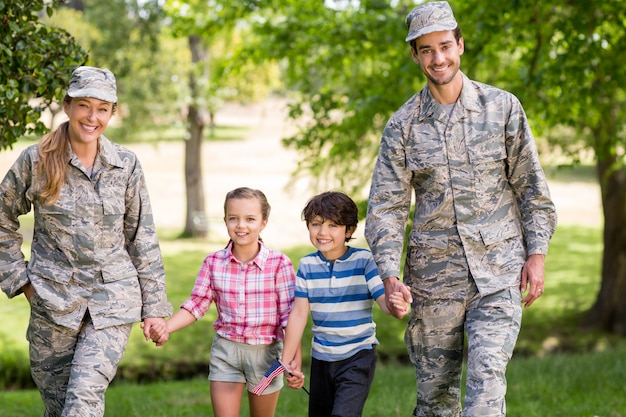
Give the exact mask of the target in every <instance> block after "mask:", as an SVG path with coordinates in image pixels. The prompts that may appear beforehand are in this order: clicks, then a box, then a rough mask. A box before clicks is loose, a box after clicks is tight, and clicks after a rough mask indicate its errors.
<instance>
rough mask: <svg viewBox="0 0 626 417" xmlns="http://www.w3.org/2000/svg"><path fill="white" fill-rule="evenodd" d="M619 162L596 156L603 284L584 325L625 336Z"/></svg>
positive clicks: (624, 225) (625, 249) (625, 191)
mask: <svg viewBox="0 0 626 417" xmlns="http://www.w3.org/2000/svg"><path fill="white" fill-rule="evenodd" d="M604 156H606V154H604ZM618 162H619V161H617V159H616V158H615V157H604V158H602V154H601V155H600V156H598V162H597V172H598V177H599V182H600V190H601V193H602V207H603V211H604V236H603V243H604V251H603V259H602V282H601V286H600V292H599V293H598V297H597V299H596V302H595V304H594V306H593V307H592V309H591V310H590V311H589V314H588V315H587V317H586V322H585V324H586V325H588V326H592V327H596V328H600V329H603V330H606V331H609V332H612V333H618V334H622V335H626V301H624V300H626V175H625V174H626V173H625V171H624V168H623V167H621V166H620V165H619V164H618Z"/></svg>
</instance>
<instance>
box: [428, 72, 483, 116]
mask: <svg viewBox="0 0 626 417" xmlns="http://www.w3.org/2000/svg"><path fill="white" fill-rule="evenodd" d="M459 72H460V73H461V76H462V77H463V87H462V88H461V94H460V95H459V98H458V100H457V102H456V105H457V106H460V107H461V108H463V109H465V110H468V111H475V112H480V111H481V106H480V104H479V97H478V93H477V92H476V90H475V89H474V87H473V85H472V81H471V80H470V79H469V78H468V77H467V76H466V75H465V74H464V73H463V72H462V71H459ZM419 96H420V103H421V105H420V109H419V113H418V120H419V121H422V120H424V119H427V118H429V117H433V115H434V114H436V113H437V112H439V111H441V105H440V104H439V102H438V101H437V100H435V98H434V97H433V95H432V94H431V92H430V89H429V88H428V85H427V86H425V87H424V88H423V89H422V91H421V92H420V93H419Z"/></svg>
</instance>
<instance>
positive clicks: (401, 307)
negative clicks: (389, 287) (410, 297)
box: [389, 291, 409, 318]
mask: <svg viewBox="0 0 626 417" xmlns="http://www.w3.org/2000/svg"><path fill="white" fill-rule="evenodd" d="M389 302H390V303H391V305H392V307H393V308H392V309H390V311H391V312H392V313H391V314H392V315H393V316H394V317H397V318H402V317H404V316H406V315H407V313H408V312H409V303H407V302H406V301H405V300H404V294H403V293H401V292H400V291H396V292H393V293H392V294H391V295H390V296H389Z"/></svg>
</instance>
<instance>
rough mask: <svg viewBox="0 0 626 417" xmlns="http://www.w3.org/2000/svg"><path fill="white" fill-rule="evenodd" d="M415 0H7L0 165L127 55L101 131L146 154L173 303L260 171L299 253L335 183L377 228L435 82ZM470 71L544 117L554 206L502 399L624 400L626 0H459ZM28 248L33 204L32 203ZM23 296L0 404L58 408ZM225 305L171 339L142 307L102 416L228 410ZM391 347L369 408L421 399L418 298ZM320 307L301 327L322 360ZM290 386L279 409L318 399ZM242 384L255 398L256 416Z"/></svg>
mask: <svg viewBox="0 0 626 417" xmlns="http://www.w3.org/2000/svg"><path fill="white" fill-rule="evenodd" d="M419 3H421V1H419V0H412V1H409V0H393V1H385V0H363V1H358V0H357V1H341V0H326V1H299V0H277V1H272V2H265V1H254V0H242V1H217V0H216V1H200V0H189V1H173V0H110V1H106V2H102V1H95V0H76V1H67V2H58V1H44V0H28V1H27V0H13V1H5V2H3V1H0V15H1V16H2V18H0V36H1V37H2V42H1V44H0V62H1V63H2V64H1V65H0V119H1V120H2V124H1V126H0V133H1V136H0V177H3V176H4V175H5V173H6V171H7V170H8V169H9V167H10V166H11V164H12V163H13V161H15V159H16V158H17V157H18V155H19V154H20V152H21V151H22V150H24V149H25V148H26V147H28V146H30V145H32V144H34V143H37V141H38V140H39V138H40V137H41V136H42V135H43V134H44V133H46V132H48V131H49V130H50V128H54V127H56V126H58V124H59V123H61V122H62V121H63V120H65V119H64V117H65V115H64V114H63V111H62V109H61V107H60V106H59V103H60V100H61V99H62V98H63V94H64V92H65V91H66V88H67V83H68V81H69V76H70V74H71V72H72V70H73V69H74V68H76V67H77V66H79V65H93V66H99V67H106V68H109V69H111V70H112V71H113V72H114V73H115V75H116V78H117V88H118V97H119V102H118V108H117V111H116V114H115V116H114V117H113V120H112V122H111V123H110V125H109V128H108V129H107V131H106V134H105V135H106V136H107V137H108V138H109V139H111V140H112V141H115V142H118V143H120V144H123V145H124V146H126V147H128V148H130V149H131V150H133V151H134V152H135V153H136V154H137V156H138V157H139V159H140V161H141V164H142V167H143V169H144V172H145V177H146V181H147V184H148V189H149V192H150V200H151V204H152V208H153V211H154V219H155V223H156V227H157V233H158V235H159V240H160V246H161V251H162V254H163V259H164V264H165V270H166V277H167V294H168V298H169V300H170V301H171V303H172V304H173V305H174V307H175V309H176V308H178V306H179V305H180V304H181V303H182V302H183V301H184V300H185V299H187V297H188V296H189V293H190V291H191V289H192V286H193V283H194V281H195V278H196V274H197V273H198V269H199V267H200V265H201V263H202V260H203V259H204V257H205V256H206V254H207V253H209V252H212V251H215V250H218V249H221V248H223V247H224V246H225V245H226V243H227V241H228V234H227V232H226V228H225V226H224V222H223V211H224V196H225V194H226V192H228V191H229V190H232V189H233V188H236V187H240V186H247V187H251V188H257V189H260V190H262V191H263V192H264V193H265V194H266V195H267V198H268V200H269V203H270V204H271V206H272V209H271V214H270V218H269V223H268V226H267V227H266V229H265V230H264V231H263V233H262V238H263V240H264V242H265V243H266V244H267V245H268V246H269V247H272V248H275V249H279V250H282V251H283V252H285V253H286V254H287V255H288V256H289V257H290V258H291V260H292V261H293V263H294V266H296V267H297V264H298V260H299V259H300V258H301V257H302V256H304V255H305V254H308V253H310V252H312V251H313V250H314V249H313V247H312V246H311V244H310V242H309V237H308V233H307V230H306V227H305V224H304V222H303V221H302V219H301V211H302V208H303V207H304V205H305V203H306V201H307V200H308V199H309V198H310V197H312V196H313V195H315V194H317V193H318V192H320V191H324V190H327V189H335V190H342V191H345V192H347V193H349V194H350V195H351V196H352V197H353V198H354V199H355V200H356V201H358V203H359V208H360V214H361V221H360V222H359V227H358V228H357V231H356V238H357V239H356V240H355V241H354V242H353V243H351V244H353V245H356V246H360V247H367V243H366V242H365V239H364V236H363V227H364V224H365V220H364V215H365V208H366V207H367V193H368V190H369V181H370V178H371V175H372V169H373V165H374V160H375V158H376V152H377V150H378V143H379V141H380V136H381V133H382V130H383V128H384V126H385V123H386V121H387V120H388V119H389V117H390V116H391V115H392V114H393V112H394V111H395V110H396V109H397V108H398V107H399V106H400V105H402V103H404V102H405V101H406V100H407V99H408V98H409V97H410V96H411V95H413V94H415V93H416V92H417V91H419V90H420V89H421V88H422V87H423V85H424V84H425V77H424V76H423V75H422V73H421V71H420V69H419V67H418V66H417V65H416V64H415V63H414V62H413V60H412V59H411V56H410V52H409V48H408V46H407V45H406V44H405V42H404V37H405V36H406V26H405V24H404V19H405V17H406V15H407V13H408V11H410V10H411V9H412V8H413V7H414V6H415V5H417V4H419ZM449 3H450V5H451V6H452V8H453V10H454V13H455V16H456V18H457V20H458V22H459V25H460V26H461V28H462V31H463V36H464V39H465V53H464V54H463V56H462V57H461V58H462V59H461V70H462V71H463V72H464V73H465V74H466V75H468V76H469V77H470V78H472V79H475V80H477V81H481V82H485V83H488V84H491V85H494V86H497V87H499V88H502V89H505V90H508V91H511V92H513V93H514V94H515V95H516V96H517V97H518V98H519V99H520V101H521V102H522V104H523V106H524V109H525V111H526V113H527V115H528V119H529V121H530V124H531V127H532V129H533V133H534V134H535V138H536V142H537V146H538V149H539V154H540V158H541V162H542V165H543V168H544V171H545V173H546V176H547V178H548V183H549V185H550V192H551V195H552V198H553V200H554V203H555V205H556V209H557V213H558V217H559V222H558V226H557V229H556V232H555V234H554V237H553V239H552V242H551V245H550V250H549V254H548V255H547V257H546V265H545V266H546V271H545V294H544V295H543V296H542V297H541V298H540V299H539V300H538V301H537V302H535V304H533V305H532V306H531V307H530V308H528V309H525V310H524V313H523V320H522V330H521V333H520V336H519V339H518V341H517V344H516V347H515V351H514V354H513V359H512V360H511V362H510V364H509V366H508V368H507V381H508V387H507V396H506V399H507V415H508V416H513V417H626V302H624V300H626V168H625V165H624V162H625V160H624V150H625V145H626V127H625V124H624V121H625V120H626V94H625V90H624V86H625V85H626V69H625V68H624V66H623V63H622V61H623V59H622V58H623V57H624V56H626V29H625V28H626V8H625V7H624V6H623V4H622V2H621V1H619V0H613V1H606V0H605V1H599V0H589V1H586V2H572V1H565V0H553V1H536V2H503V1H479V0H468V1H454V0H450V1H449ZM20 226H21V227H20V231H21V232H22V234H23V236H24V242H23V252H24V253H25V254H26V256H27V257H28V255H29V249H30V242H31V240H32V234H33V232H32V228H33V218H32V214H28V215H25V216H22V217H20ZM29 311H30V309H29V305H28V302H27V301H26V298H25V297H24V296H23V295H19V296H17V297H15V298H14V299H8V298H7V297H6V296H5V295H4V294H0V319H1V320H2V323H3V325H2V326H0V417H18V416H19V417H22V416H41V415H43V410H44V408H43V403H42V401H41V399H40V396H39V392H38V391H37V390H36V388H35V386H34V383H33V381H32V378H31V376H30V369H29V359H28V358H29V355H28V342H27V341H26V339H25V333H26V328H27V326H28V321H29ZM215 317H216V311H215V308H214V307H212V308H211V309H210V311H209V313H208V314H207V315H206V316H205V317H204V318H203V319H202V320H200V321H198V322H197V323H194V324H193V325H192V326H190V327H188V328H185V329H184V330H181V331H180V332H177V333H175V334H172V335H171V337H170V340H169V341H168V342H167V344H166V345H165V346H163V347H155V346H154V345H153V344H152V343H149V342H146V340H145V339H144V337H143V334H142V332H141V329H140V328H139V325H138V324H136V325H135V326H134V328H133V333H132V335H131V340H130V343H129V345H128V347H127V350H126V353H125V356H124V358H123V360H122V362H121V364H120V366H119V369H118V372H117V376H116V378H115V380H114V381H113V383H112V384H111V387H110V388H109V390H108V391H107V395H106V412H105V415H106V416H107V417H129V416H157V417H158V416H197V415H205V416H206V415H208V416H212V415H213V414H212V413H213V412H212V409H211V399H210V394H209V383H208V381H207V373H208V362H209V357H210V346H211V341H212V340H213V336H214V334H215V332H214V330H213V327H212V321H213V320H214V319H215ZM374 318H375V321H376V322H377V336H378V340H379V342H380V345H379V346H378V355H379V362H378V367H377V369H376V376H375V378H374V383H373V386H372V388H371V391H370V394H369V397H368V400H367V402H366V406H365V412H364V416H367V417H395V416H398V417H399V416H409V415H411V413H412V411H413V407H414V406H415V398H416V383H415V372H414V368H413V366H412V365H411V363H410V362H409V360H408V357H407V352H406V348H405V345H404V341H403V337H404V329H405V326H406V322H407V319H406V318H404V319H401V320H398V319H395V318H392V317H391V316H387V315H384V314H383V313H382V312H381V311H380V309H378V307H375V310H374ZM310 340H311V332H310V325H309V326H308V327H307V330H306V331H305V335H304V339H303V352H304V369H305V374H306V369H307V366H308V364H309V363H310V355H309V350H310V345H311V342H310ZM307 404H308V396H307V393H306V392H304V391H303V390H292V389H289V388H287V387H285V388H283V389H282V391H281V394H280V398H279V401H278V409H277V412H276V416H278V417H291V416H306V415H307ZM247 407H248V405H247V401H243V403H242V414H241V415H242V416H248V415H249V411H248V408H247Z"/></svg>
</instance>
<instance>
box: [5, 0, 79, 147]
mask: <svg viewBox="0 0 626 417" xmlns="http://www.w3.org/2000/svg"><path fill="white" fill-rule="evenodd" d="M60 3H62V2H61V1H59V0H55V1H44V0H12V1H0V16H1V17H0V20H1V21H2V24H0V40H1V41H0V62H2V65H1V66H0V119H1V120H2V124H0V150H2V149H5V148H8V147H11V146H12V144H13V143H15V142H16V141H17V140H18V139H19V138H21V137H22V136H24V135H31V134H41V133H43V132H44V131H45V129H46V128H45V126H44V124H43V122H42V121H41V120H40V116H41V113H42V112H43V111H44V109H46V108H48V107H50V104H51V103H52V102H53V101H54V100H60V99H62V98H63V94H64V93H65V89H66V87H67V83H68V81H69V77H70V74H71V72H72V70H73V69H74V68H76V67H77V66H79V65H81V64H82V63H84V62H85V61H86V59H87V53H86V51H85V50H84V49H83V48H81V47H80V46H79V45H78V44H77V43H76V41H75V40H74V38H72V37H71V36H70V35H69V33H67V32H66V31H64V30H61V29H58V28H54V27H49V26H45V25H43V24H41V23H40V21H39V14H40V13H41V12H45V13H46V14H47V15H48V16H51V15H52V13H53V11H54V9H55V8H57V7H58V5H59V4H60Z"/></svg>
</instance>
